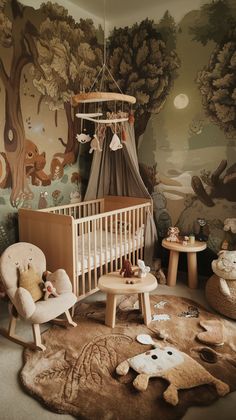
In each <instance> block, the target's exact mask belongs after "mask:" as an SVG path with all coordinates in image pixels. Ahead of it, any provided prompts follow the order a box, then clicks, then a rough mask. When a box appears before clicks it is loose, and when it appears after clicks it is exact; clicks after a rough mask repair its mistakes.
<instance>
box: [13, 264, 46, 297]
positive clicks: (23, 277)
mask: <svg viewBox="0 0 236 420" xmlns="http://www.w3.org/2000/svg"><path fill="white" fill-rule="evenodd" d="M19 270H20V277H19V287H24V289H26V290H28V292H29V293H30V294H31V296H32V298H33V300H34V302H36V301H37V300H39V299H41V298H42V297H43V291H42V289H41V287H40V284H41V283H43V281H42V279H41V277H40V275H39V274H38V273H36V271H35V269H34V267H33V266H32V264H29V265H28V269H26V270H22V269H21V268H20V269H19Z"/></svg>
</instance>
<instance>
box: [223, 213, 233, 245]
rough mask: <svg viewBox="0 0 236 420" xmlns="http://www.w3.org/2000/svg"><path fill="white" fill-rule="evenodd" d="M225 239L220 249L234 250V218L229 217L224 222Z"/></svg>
mask: <svg viewBox="0 0 236 420" xmlns="http://www.w3.org/2000/svg"><path fill="white" fill-rule="evenodd" d="M224 231H225V232H226V233H225V239H224V240H223V243H222V244H221V249H224V250H230V251H234V250H236V218H233V217H231V218H230V217H229V218H227V219H225V220H224Z"/></svg>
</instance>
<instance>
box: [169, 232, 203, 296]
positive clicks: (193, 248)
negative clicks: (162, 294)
mask: <svg viewBox="0 0 236 420" xmlns="http://www.w3.org/2000/svg"><path fill="white" fill-rule="evenodd" d="M162 246H163V247H164V248H166V249H169V250H170V258H169V265H168V275H167V284H168V286H175V285H176V277H177V269H178V262H179V253H180V252H186V253H187V261H188V285H189V287H190V288H191V289H196V288H197V285H198V275H197V252H199V251H203V250H204V249H206V247H207V244H206V242H200V241H195V242H194V244H190V243H188V244H187V245H183V244H181V243H178V242H169V241H167V240H166V239H163V241H162Z"/></svg>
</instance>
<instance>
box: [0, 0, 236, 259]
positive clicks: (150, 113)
mask: <svg viewBox="0 0 236 420" xmlns="http://www.w3.org/2000/svg"><path fill="white" fill-rule="evenodd" d="M173 2H174V0H173ZM78 3H79V2H78ZM169 3H170V2H169ZM190 3H191V2H190ZM202 3H203V4H202V6H201V7H199V8H198V9H196V8H195V7H194V2H193V4H192V9H191V7H190V8H189V11H188V12H187V13H186V14H185V15H184V16H183V17H182V18H181V19H180V20H179V21H176V19H175V16H174V14H173V15H172V14H171V12H170V11H169V10H166V11H165V13H164V14H163V13H162V14H160V13H159V12H158V2H157V6H156V14H155V16H153V15H152V16H148V9H147V15H146V16H143V19H142V20H141V21H140V22H132V21H131V22H130V24H129V25H128V26H122V22H120V25H119V27H115V28H111V30H110V33H109V35H108V38H107V57H108V58H107V63H108V66H109V68H110V70H111V72H112V74H113V76H114V78H115V80H116V81H117V83H118V85H119V86H120V88H121V89H122V91H124V92H125V93H127V94H131V95H134V96H135V97H136V98H137V104H136V105H135V106H134V108H133V111H134V117H135V135H136V145H137V151H138V156H139V162H140V172H141V174H142V176H143V179H144V181H145V184H146V186H147V188H148V190H149V192H150V194H151V195H152V197H153V201H154V212H155V220H156V223H157V229H158V233H159V237H163V236H164V235H165V233H166V230H167V228H168V226H170V225H171V224H177V225H178V226H179V228H180V229H181V231H182V232H183V233H190V232H192V231H193V230H194V229H195V222H196V220H197V218H199V217H200V218H205V219H206V221H207V225H208V249H209V250H210V251H211V252H213V253H215V252H217V251H218V250H219V249H220V246H221V243H222V241H223V239H224V237H225V232H224V231H223V222H224V219H225V218H227V217H233V216H234V217H235V216H236V115H235V113H236V30H235V27H236V0H215V1H205V2H202ZM68 4H69V2H65V6H62V5H60V4H57V3H56V2H51V1H50V2H45V3H42V4H41V6H40V7H39V8H37V9H36V8H34V5H33V2H32V7H29V6H25V5H23V4H21V3H20V2H18V1H17V0H5V1H4V0H1V1H0V101H1V109H2V113H1V119H0V133H1V134H0V252H2V251H3V249H4V248H6V247H7V246H8V245H9V244H10V243H12V242H14V241H15V240H16V239H17V210H18V208H19V207H21V206H24V207H32V208H42V207H47V206H52V205H59V204H61V203H69V202H73V201H78V200H80V199H82V198H83V194H84V190H85V188H86V182H87V179H88V176H89V168H90V164H91V155H89V153H88V146H87V145H83V144H80V143H79V142H78V141H77V139H76V134H77V133H80V132H81V122H80V121H79V119H78V118H76V117H75V114H76V113H77V112H78V108H77V107H72V105H71V96H72V95H73V94H75V93H78V92H79V91H87V90H89V88H90V87H91V85H92V83H93V81H94V79H95V77H96V74H97V72H98V71H99V69H100V67H101V65H102V60H103V30H102V28H101V26H99V25H98V24H97V23H95V21H93V20H92V19H91V18H90V19H86V18H81V19H78V21H75V19H74V18H73V17H72V16H71V15H70V13H69V11H68V9H67V8H66V6H67V5H68ZM107 84H108V86H107V87H108V89H109V90H113V89H114V90H116V88H115V86H114V83H113V82H112V80H108V81H107Z"/></svg>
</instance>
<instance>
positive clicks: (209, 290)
mask: <svg viewBox="0 0 236 420" xmlns="http://www.w3.org/2000/svg"><path fill="white" fill-rule="evenodd" d="M227 284H228V286H229V289H230V296H225V295H223V294H222V292H221V291H220V288H219V285H220V280H219V277H218V276H216V274H214V275H213V276H211V277H210V278H209V279H208V280H207V283H206V289H205V293H206V298H207V301H208V302H209V304H210V305H211V306H212V308H213V309H215V310H216V311H217V312H219V313H221V314H222V315H225V316H227V317H229V318H232V319H236V279H235V280H227Z"/></svg>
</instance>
